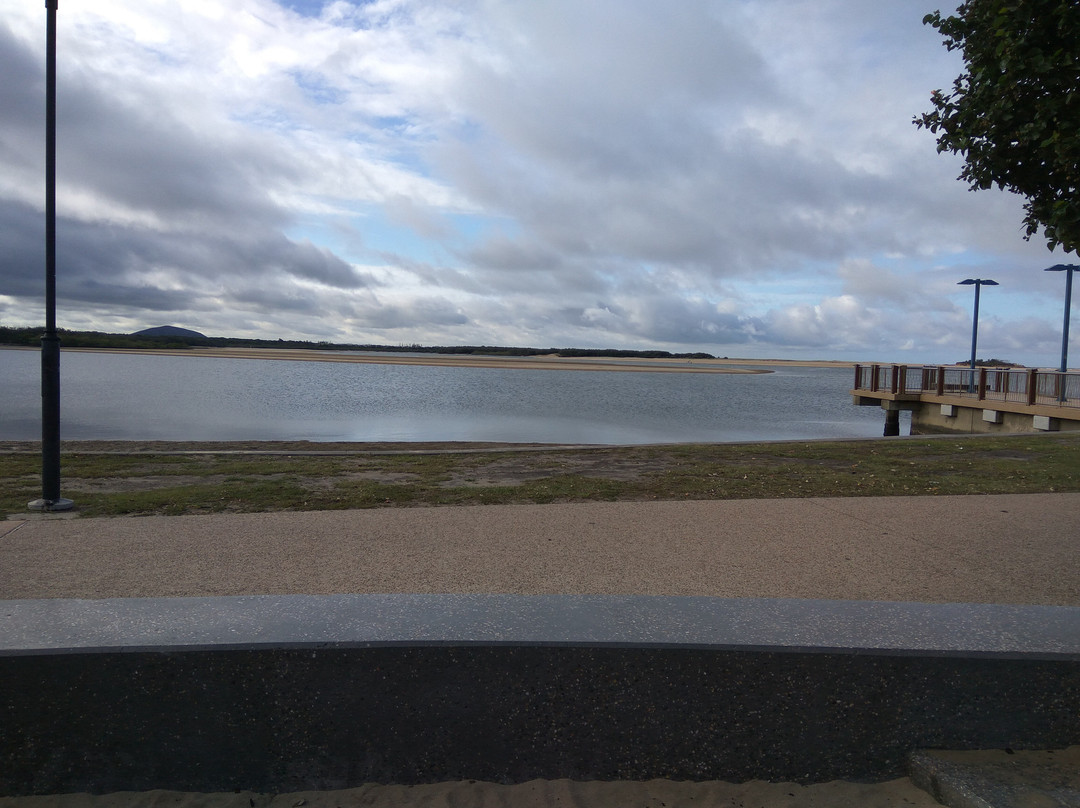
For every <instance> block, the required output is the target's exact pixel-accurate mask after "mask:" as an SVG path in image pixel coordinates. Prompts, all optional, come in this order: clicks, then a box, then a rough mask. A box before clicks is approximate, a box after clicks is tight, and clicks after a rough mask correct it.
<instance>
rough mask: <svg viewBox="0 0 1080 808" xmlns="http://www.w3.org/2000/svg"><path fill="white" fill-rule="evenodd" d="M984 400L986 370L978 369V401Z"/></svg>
mask: <svg viewBox="0 0 1080 808" xmlns="http://www.w3.org/2000/svg"><path fill="white" fill-rule="evenodd" d="M985 398H986V368H979V401H982V400H983V399H985Z"/></svg>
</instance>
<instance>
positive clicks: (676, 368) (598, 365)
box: [0, 346, 854, 373]
mask: <svg viewBox="0 0 1080 808" xmlns="http://www.w3.org/2000/svg"><path fill="white" fill-rule="evenodd" d="M0 350H37V349H36V348H20V347H16V346H0ZM63 351H64V352H65V353H70V352H91V353H118V354H142V355H147V354H149V355H156V356H199V357H210V358H218V359H277V360H287V361H294V362H296V361H302V362H353V363H360V364H373V365H424V366H428V367H476V368H514V369H526V368H528V369H533V370H609V371H638V372H648V373H768V372H769V371H768V370H763V369H762V368H778V367H817V368H830V367H835V368H850V367H854V363H852V362H840V361H832V360H825V359H820V360H802V359H797V360H791V359H692V360H688V359H673V358H670V359H665V358H649V359H646V358H623V357H605V356H575V357H563V356H554V355H541V356H482V355H477V354H423V355H416V354H399V353H393V352H387V353H378V352H370V353H347V352H343V351H320V350H314V349H302V348H161V349H157V348H64V349H63Z"/></svg>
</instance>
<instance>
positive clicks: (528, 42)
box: [0, 0, 1062, 364]
mask: <svg viewBox="0 0 1080 808" xmlns="http://www.w3.org/2000/svg"><path fill="white" fill-rule="evenodd" d="M0 10H2V11H3V15H2V16H0V20H2V22H0V70H2V72H3V74H4V75H5V77H11V79H12V80H11V81H5V82H4V84H3V86H2V87H0V239H3V242H4V244H5V246H6V247H7V250H6V253H7V255H8V256H9V258H8V263H9V265H10V271H7V272H5V273H4V275H3V276H2V277H0V296H2V299H3V301H4V310H3V313H4V316H5V317H7V318H9V319H10V318H11V316H12V315H11V313H10V312H11V311H13V310H14V311H23V312H26V315H25V317H26V321H27V322H30V321H33V319H34V317H35V316H36V315H35V314H34V312H36V311H39V310H40V306H39V305H38V304H37V303H36V295H38V294H39V289H40V281H39V280H38V273H39V270H40V239H41V235H40V227H41V224H40V212H41V204H42V203H41V198H42V197H41V191H40V189H41V182H42V177H41V163H42V159H43V158H42V155H43V148H42V145H41V143H42V128H41V127H42V115H41V107H42V104H43V98H42V95H41V94H42V92H43V79H42V60H43V58H44V53H43V30H44V29H43V26H44V9H43V8H37V7H36V6H33V5H32V4H30V5H28V4H25V3H21V2H16V0H0ZM925 11H926V9H925V8H924V7H923V6H922V5H921V4H920V3H918V2H915V0H898V2H893V3H884V4H883V3H863V2H859V1H858V0H813V2H811V0H768V1H766V0H740V1H739V2H713V1H712V0H686V2H680V3H677V4H660V3H656V2H651V1H650V0H595V2H590V3H584V4H583V3H579V2H571V0H543V1H542V2H530V3H515V2H508V1H507V0H459V1H458V2H454V3H443V2H436V0H380V1H379V2H371V3H350V2H344V1H343V0H338V1H337V2H332V3H329V4H327V5H325V6H324V7H322V9H321V12H318V13H315V12H314V10H313V9H308V10H306V11H305V13H304V14H301V13H297V12H296V11H294V10H292V9H291V8H287V7H285V6H282V5H278V4H275V3H274V2H271V0H240V2H238V3H232V4H225V3H223V2H219V1H218V0H184V1H183V2H166V0H148V1H147V2H139V3H135V2H132V0H107V1H106V0H102V2H99V3H94V4H82V5H79V4H76V5H74V6H72V5H67V6H63V7H62V8H61V9H60V12H59V20H60V56H61V59H60V121H59V125H60V171H59V177H60V195H59V206H60V213H61V217H62V218H61V223H60V234H61V256H62V257H63V258H64V263H63V266H62V282H61V286H60V295H61V304H62V309H63V311H64V313H65V317H67V318H68V321H67V324H68V325H71V326H72V327H75V326H76V324H78V325H80V326H85V327H98V328H109V327H122V328H127V327H128V325H131V326H132V327H134V326H141V325H143V324H146V323H147V322H150V323H152V324H160V321H163V320H172V321H175V322H176V323H177V324H180V325H188V326H192V327H198V326H199V324H200V323H209V324H210V325H211V326H214V327H210V326H206V327H203V328H200V330H204V331H205V330H207V328H209V329H210V330H212V331H216V332H218V333H234V332H235V333H238V334H239V333H245V334H254V333H260V332H262V333H263V335H264V336H269V337H277V336H304V335H310V337H311V338H313V339H321V338H334V339H342V340H355V341H372V342H394V343H396V342H425V343H434V342H440V343H497V342H501V343H507V342H519V343H522V342H527V343H529V344H539V345H573V344H577V345H583V346H584V345H613V346H617V347H651V346H663V347H668V348H674V349H679V350H709V351H712V352H715V353H719V354H728V355H737V354H738V353H739V352H740V351H742V352H746V353H750V354H752V355H757V356H763V355H768V354H772V355H777V354H784V353H788V354H792V353H797V352H799V351H800V350H803V349H807V350H810V349H812V350H815V351H822V350H824V351H827V352H832V353H834V354H835V355H838V356H839V355H847V356H859V357H860V358H862V357H866V356H868V355H869V356H870V357H871V358H879V359H882V360H888V359H890V358H894V355H895V354H896V353H897V352H903V353H904V354H905V355H910V356H913V357H917V356H925V357H926V358H927V359H931V358H933V359H938V358H940V356H939V355H940V354H941V352H943V351H946V350H947V351H954V350H955V349H956V348H960V349H961V351H962V346H963V343H964V341H965V340H966V338H967V337H966V334H967V329H968V325H969V323H970V320H969V317H970V314H969V313H968V311H967V306H968V305H969V303H968V300H969V298H968V296H967V295H966V294H965V292H964V290H963V289H962V288H960V289H958V288H957V287H956V286H955V283H956V281H957V280H959V279H960V278H961V277H964V276H965V275H967V274H972V273H974V274H976V275H978V274H979V273H982V274H983V275H984V276H987V277H990V276H992V277H996V278H998V280H1000V281H1001V282H1002V287H1001V290H1000V294H999V296H998V298H997V300H998V301H1001V300H1003V299H1004V298H1005V296H1006V295H1007V296H1008V300H1009V301H1010V302H1009V305H1002V306H1000V307H999V308H997V309H995V308H994V307H995V305H997V303H995V302H992V301H990V300H988V301H987V303H988V307H987V313H986V317H987V320H986V326H985V340H986V344H987V352H996V353H1007V352H1012V353H1014V354H1018V355H1016V356H1013V357H1011V358H1015V359H1017V360H1018V361H1028V362H1032V361H1041V362H1043V363H1045V364H1048V363H1052V362H1054V361H1056V360H1055V358H1054V357H1055V356H1056V354H1055V352H1054V349H1053V345H1052V343H1053V335H1054V330H1055V328H1056V327H1057V326H1056V325H1055V324H1056V323H1057V322H1058V318H1059V317H1060V290H1059V289H1058V288H1057V285H1055V284H1054V283H1052V281H1053V279H1045V278H1042V277H1038V276H1040V275H1041V274H1042V273H1040V272H1039V269H1041V267H1042V266H1043V265H1045V264H1049V263H1056V262H1058V261H1060V260H1062V258H1061V257H1060V256H1050V255H1049V254H1047V253H1046V252H1045V250H1043V248H1042V247H1041V246H1040V245H1039V244H1038V243H1030V244H1028V243H1025V242H1023V240H1022V239H1021V238H1020V232H1021V229H1020V205H1019V201H1018V200H1016V199H1015V198H1013V197H1010V196H1008V195H1006V194H999V193H997V192H987V193H982V194H970V193H968V192H967V191H966V190H965V188H964V186H963V185H962V184H961V183H958V182H957V181H956V180H955V179H954V178H955V176H956V174H957V173H958V172H959V164H958V163H957V161H956V160H955V159H953V158H949V157H944V156H941V155H938V154H937V153H936V150H935V148H934V143H933V138H932V136H930V135H929V134H927V133H926V132H920V131H918V130H916V129H915V127H914V126H912V124H911V118H912V117H913V116H914V115H916V114H918V113H919V112H921V111H923V109H924V107H925V106H927V105H928V101H927V99H928V96H929V91H930V90H931V89H934V88H937V87H942V86H947V85H948V84H949V83H950V82H951V80H952V78H953V77H954V76H955V74H956V73H957V72H958V70H959V68H960V63H959V61H958V57H957V55H956V54H950V53H948V52H946V51H945V49H944V48H942V47H941V45H940V42H939V39H938V35H937V34H936V32H934V31H933V30H932V29H929V28H927V27H925V26H923V25H922V24H921V18H922V15H923V14H924V13H925ZM957 276H959V277H957ZM781 290H782V291H781ZM9 301H16V302H15V303H10V302H9ZM326 312H332V313H333V315H334V317H333V318H330V319H329V320H328V318H327V317H326V316H325V314H326Z"/></svg>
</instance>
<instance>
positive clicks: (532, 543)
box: [0, 493, 1080, 606]
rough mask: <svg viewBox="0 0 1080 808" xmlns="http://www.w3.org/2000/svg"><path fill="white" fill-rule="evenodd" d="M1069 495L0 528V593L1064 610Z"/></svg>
mask: <svg viewBox="0 0 1080 808" xmlns="http://www.w3.org/2000/svg"><path fill="white" fill-rule="evenodd" d="M1078 540H1080V494H1076V493H1071V494H1017V495H1001V496H972V497H867V498H843V499H785V500H735V501H719V502H696V501H695V502H617V503H586V504H573V505H512V506H468V507H446V508H390V509H377V510H356V511H322V512H309V513H295V512H287V513H271V514H244V515H212V516H179V517H138V518H118V519H71V518H62V517H60V516H57V515H48V516H44V517H42V518H35V519H27V520H26V521H9V522H0V600H6V599H19V598H114V597H168V596H203V595H247V594H343V593H376V592H415V593H467V592H477V593H511V594H638V595H710V596H717V597H782V598H825V599H844V600H900V601H922V602H970V603H1012V604H1044V605H1070V606H1080V555H1078V553H1077V544H1078Z"/></svg>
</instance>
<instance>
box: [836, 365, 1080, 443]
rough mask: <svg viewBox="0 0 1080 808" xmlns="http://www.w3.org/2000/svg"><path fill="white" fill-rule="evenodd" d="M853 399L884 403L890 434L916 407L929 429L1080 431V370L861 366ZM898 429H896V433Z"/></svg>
mask: <svg viewBox="0 0 1080 808" xmlns="http://www.w3.org/2000/svg"><path fill="white" fill-rule="evenodd" d="M851 395H852V400H853V402H854V403H855V404H858V405H861V406H880V407H881V408H882V409H883V410H885V413H886V421H885V434H886V435H890V434H892V435H896V434H899V414H900V412H901V411H910V412H911V419H912V422H911V423H912V434H919V433H923V432H1056V431H1059V430H1075V429H1080V373H1078V372H1066V373H1062V372H1060V371H1056V370H1039V369H1037V368H986V367H980V368H975V369H974V370H972V369H971V368H970V367H958V366H954V365H937V366H933V365H920V366H910V365H856V366H855V385H854V387H853V388H852V390H851ZM893 430H895V431H893Z"/></svg>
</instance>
